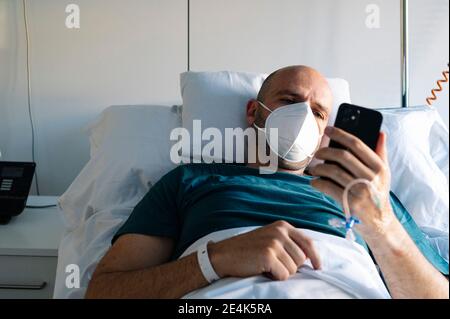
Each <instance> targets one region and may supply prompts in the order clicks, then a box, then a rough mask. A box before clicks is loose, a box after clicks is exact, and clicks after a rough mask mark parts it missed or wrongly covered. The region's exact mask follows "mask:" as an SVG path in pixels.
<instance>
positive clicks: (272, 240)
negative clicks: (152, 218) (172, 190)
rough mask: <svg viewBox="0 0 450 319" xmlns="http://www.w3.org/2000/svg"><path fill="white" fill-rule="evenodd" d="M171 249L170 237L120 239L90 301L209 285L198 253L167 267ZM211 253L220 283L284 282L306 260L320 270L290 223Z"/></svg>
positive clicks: (171, 294)
mask: <svg viewBox="0 0 450 319" xmlns="http://www.w3.org/2000/svg"><path fill="white" fill-rule="evenodd" d="M173 247H174V241H173V240H170V239H166V238H160V237H149V236H142V235H124V236H122V237H120V238H119V239H118V240H117V241H116V243H115V244H114V246H113V247H112V248H111V249H110V251H109V252H108V253H107V254H106V255H105V257H103V259H102V260H101V262H100V264H99V265H98V267H97V269H96V270H95V273H94V275H93V278H92V279H91V281H90V283H89V287H88V290H87V293H86V298H110V299H113V298H114V299H117V298H134V299H138V298H180V297H182V296H184V295H186V294H187V293H189V292H191V291H194V290H197V289H199V288H202V287H204V286H207V285H208V282H207V281H206V279H205V278H204V276H203V274H202V272H201V270H200V267H199V265H198V261H197V256H196V254H195V253H194V254H191V255H189V256H187V257H184V258H182V259H180V260H177V261H174V262H170V263H167V262H168V261H169V259H170V256H171V253H172V251H173ZM208 249H209V255H210V259H211V264H212V266H213V268H214V269H215V271H216V272H217V274H218V275H219V276H220V277H221V278H223V277H250V276H255V275H260V274H267V275H269V276H270V277H271V278H272V279H274V280H285V279H287V278H288V277H289V276H290V275H292V274H294V273H296V272H297V269H298V267H300V266H301V265H303V264H304V262H305V261H306V259H308V258H309V259H311V263H312V264H313V266H314V267H315V268H316V269H317V268H320V257H319V255H318V253H317V251H316V250H315V248H314V244H313V242H312V241H311V240H310V239H309V238H308V237H306V236H305V235H304V234H303V233H302V232H300V231H299V230H297V229H295V228H294V227H293V226H291V225H289V224H288V223H286V222H276V223H273V224H271V225H267V226H265V227H262V228H259V229H256V230H254V231H252V232H249V233H246V234H243V235H239V236H235V237H232V238H230V239H227V240H224V241H221V242H218V243H213V244H210V245H209V247H208Z"/></svg>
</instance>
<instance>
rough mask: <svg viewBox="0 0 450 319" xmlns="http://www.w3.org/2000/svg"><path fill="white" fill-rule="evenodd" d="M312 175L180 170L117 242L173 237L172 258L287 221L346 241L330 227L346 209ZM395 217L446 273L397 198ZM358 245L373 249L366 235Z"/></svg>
mask: <svg viewBox="0 0 450 319" xmlns="http://www.w3.org/2000/svg"><path fill="white" fill-rule="evenodd" d="M311 179H312V178H311V177H307V176H298V175H294V174H289V173H282V172H279V173H275V174H271V175H261V174H260V173H259V170H258V169H254V168H249V167H246V166H240V165H231V164H190V165H184V166H179V167H177V168H176V169H174V170H173V171H171V172H170V173H168V174H167V175H165V176H164V177H163V178H162V179H161V180H160V181H159V182H158V183H156V184H155V185H154V186H153V187H152V188H151V189H150V191H149V192H148V193H147V194H146V195H145V196H144V198H143V199H142V200H141V201H140V202H139V204H138V205H137V206H136V207H135V208H134V210H133V212H132V214H131V215H130V217H129V219H128V220H127V221H126V222H125V224H124V225H123V226H122V227H121V228H120V229H119V231H118V232H117V233H116V235H115V236H114V238H113V242H114V241H115V240H116V239H117V238H119V237H120V236H121V235H124V234H142V235H149V236H160V237H169V238H173V239H175V241H176V247H175V251H174V253H173V256H172V259H176V258H178V257H179V256H180V255H181V254H182V253H183V252H184V250H186V249H187V248H188V247H189V246H190V245H191V244H192V243H194V242H195V241H196V240H198V239H199V238H201V237H203V236H205V235H208V234H210V233H212V232H215V231H219V230H224V229H230V228H236V227H246V226H264V225H268V224H270V223H273V222H275V221H279V220H284V221H286V222H288V223H290V224H292V225H293V226H295V227H297V228H305V229H311V230H315V231H319V232H323V233H327V234H330V235H335V236H339V237H345V231H344V229H337V228H334V227H332V226H330V225H329V221H330V219H333V218H339V219H341V220H343V221H344V220H345V215H344V213H343V212H342V209H341V207H340V205H339V204H338V203H337V202H336V201H334V200H333V199H332V198H331V197H329V196H326V195H325V194H323V193H321V192H319V191H317V190H316V189H314V188H313V187H311V186H310V181H311ZM391 204H392V206H393V209H394V211H395V214H396V215H397V217H398V218H399V220H400V221H401V223H402V224H403V226H404V227H405V229H406V230H407V231H408V232H409V234H410V235H411V237H412V238H413V239H414V241H415V242H416V245H417V246H418V247H419V249H420V250H421V251H422V253H423V254H424V255H425V257H426V258H427V259H428V260H429V261H430V262H431V263H432V264H433V265H434V266H435V267H436V268H437V269H438V270H439V271H441V272H442V273H444V274H448V263H447V262H446V261H445V260H444V259H443V258H442V257H440V256H439V254H438V253H437V252H436V251H435V250H434V249H433V248H432V247H431V246H430V244H429V243H428V241H427V240H426V238H425V236H424V235H423V234H422V232H421V231H420V229H419V228H418V227H417V225H416V224H415V223H414V221H413V220H412V218H411V216H410V215H409V214H408V212H407V211H406V209H405V208H404V207H403V205H402V204H401V203H400V201H399V200H398V199H397V198H396V197H395V195H394V194H391ZM357 242H359V243H360V244H362V245H363V246H364V247H366V248H367V246H366V244H365V242H364V241H363V239H362V238H361V237H360V236H357Z"/></svg>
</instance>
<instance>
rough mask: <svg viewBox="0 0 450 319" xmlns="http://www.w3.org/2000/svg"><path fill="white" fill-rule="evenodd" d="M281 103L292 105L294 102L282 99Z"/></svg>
mask: <svg viewBox="0 0 450 319" xmlns="http://www.w3.org/2000/svg"><path fill="white" fill-rule="evenodd" d="M281 102H283V103H285V104H286V105H289V104H294V103H295V101H294V100H290V99H282V100H281Z"/></svg>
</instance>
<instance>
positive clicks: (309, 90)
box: [269, 71, 332, 111]
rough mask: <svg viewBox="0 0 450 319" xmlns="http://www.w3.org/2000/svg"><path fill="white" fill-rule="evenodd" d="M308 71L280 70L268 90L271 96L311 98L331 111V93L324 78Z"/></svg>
mask: <svg viewBox="0 0 450 319" xmlns="http://www.w3.org/2000/svg"><path fill="white" fill-rule="evenodd" d="M308 73H309V72H299V71H297V72H292V71H291V72H280V73H279V74H276V77H274V79H273V82H272V85H271V87H270V90H269V95H270V96H271V97H273V98H276V97H280V96H292V97H295V98H299V99H302V98H311V99H314V100H316V102H317V103H319V104H321V106H322V107H323V108H326V109H328V111H331V104H332V94H331V90H330V88H329V86H328V82H327V81H326V79H325V78H323V77H321V76H320V75H317V74H310V75H311V76H308Z"/></svg>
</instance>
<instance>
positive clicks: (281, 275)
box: [267, 258, 289, 280]
mask: <svg viewBox="0 0 450 319" xmlns="http://www.w3.org/2000/svg"><path fill="white" fill-rule="evenodd" d="M267 273H268V274H269V275H270V277H271V279H273V280H286V279H288V278H289V271H288V270H287V269H286V267H285V266H284V264H283V263H282V262H281V261H280V260H279V259H278V258H273V259H272V260H271V262H270V265H269V269H268V270H267Z"/></svg>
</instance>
